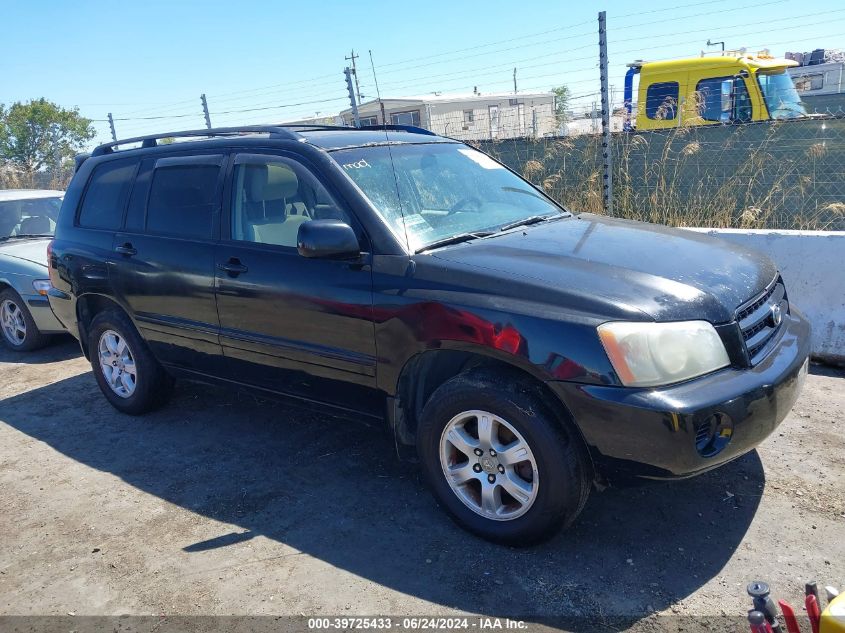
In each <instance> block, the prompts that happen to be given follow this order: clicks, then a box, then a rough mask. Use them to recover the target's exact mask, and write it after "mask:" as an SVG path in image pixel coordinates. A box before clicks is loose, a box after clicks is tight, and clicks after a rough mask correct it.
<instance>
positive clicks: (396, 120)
mask: <svg viewBox="0 0 845 633" xmlns="http://www.w3.org/2000/svg"><path fill="white" fill-rule="evenodd" d="M390 122H391V123H392V124H393V125H413V126H415V127H419V126H420V111H419V110H411V111H409V112H394V113H392V114H391V115H390Z"/></svg>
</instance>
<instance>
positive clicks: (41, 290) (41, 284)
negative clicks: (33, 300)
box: [32, 279, 50, 297]
mask: <svg viewBox="0 0 845 633" xmlns="http://www.w3.org/2000/svg"><path fill="white" fill-rule="evenodd" d="M32 287H33V288H35V292H37V293H38V294H40V295H41V296H42V297H46V296H47V291H48V290H50V280H49V279H36V280H35V281H33V282H32Z"/></svg>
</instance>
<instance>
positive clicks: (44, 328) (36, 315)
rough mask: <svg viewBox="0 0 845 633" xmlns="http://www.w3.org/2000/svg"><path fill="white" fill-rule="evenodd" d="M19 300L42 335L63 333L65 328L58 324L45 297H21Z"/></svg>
mask: <svg viewBox="0 0 845 633" xmlns="http://www.w3.org/2000/svg"><path fill="white" fill-rule="evenodd" d="M21 298H22V299H23V300H24V302H25V303H26V307H27V309H28V310H29V313H30V314H31V315H32V320H33V321H35V325H36V327H37V328H38V330H39V331H40V332H42V333H44V334H56V333H58V332H64V331H65V328H64V327H62V324H61V323H59V320H58V319H57V318H56V315H54V314H53V311H52V310H51V309H50V302H49V301H48V300H47V297H42V296H41V295H22V296H21Z"/></svg>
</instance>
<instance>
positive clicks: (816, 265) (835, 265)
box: [690, 228, 845, 363]
mask: <svg viewBox="0 0 845 633" xmlns="http://www.w3.org/2000/svg"><path fill="white" fill-rule="evenodd" d="M690 230H693V231H701V232H704V233H708V234H710V235H714V236H716V237H720V238H722V239H725V240H729V241H731V242H736V243H739V244H742V245H744V246H749V247H751V248H754V249H757V250H758V251H762V252H763V253H765V254H766V255H768V256H769V257H771V258H772V259H773V260H774V261H775V263H776V264H777V265H778V269H779V270H780V272H781V275H782V276H783V280H784V283H785V284H786V292H787V295H788V296H789V302H790V304H793V305H795V306H797V307H798V308H799V309H800V310H801V311H802V312H803V313H804V314H805V315H806V316H807V318H808V319H809V321H810V326H811V327H812V340H811V344H810V349H811V352H812V354H813V356H814V357H815V358H817V359H819V360H825V361H832V362H836V363H843V362H845V231H776V230H750V229H698V228H697V229H690Z"/></svg>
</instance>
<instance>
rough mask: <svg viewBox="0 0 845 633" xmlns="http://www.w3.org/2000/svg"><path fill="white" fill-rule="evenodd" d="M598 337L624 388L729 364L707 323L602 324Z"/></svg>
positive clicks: (681, 377)
mask: <svg viewBox="0 0 845 633" xmlns="http://www.w3.org/2000/svg"><path fill="white" fill-rule="evenodd" d="M598 332H599V338H600V339H601V342H602V345H604V349H605V351H606V352H607V356H608V358H610V362H611V364H612V365H613V369H614V370H616V374H617V375H618V376H619V380H621V381H622V384H624V385H625V386H627V387H654V386H657V385H666V384H670V383H673V382H680V381H682V380H687V379H689V378H694V377H696V376H701V375H702V374H707V373H710V372H711V371H715V370H717V369H721V368H722V367H727V366H728V365H729V364H730V360H729V359H728V353H727V351H725V346H724V344H723V343H722V339H720V338H719V335H718V334H717V333H716V330H715V328H714V327H713V326H712V325H711V324H710V323H708V322H707V321H679V322H674V323H629V322H623V321H617V322H611V323H603V324H602V325H600V326H599V327H598Z"/></svg>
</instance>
